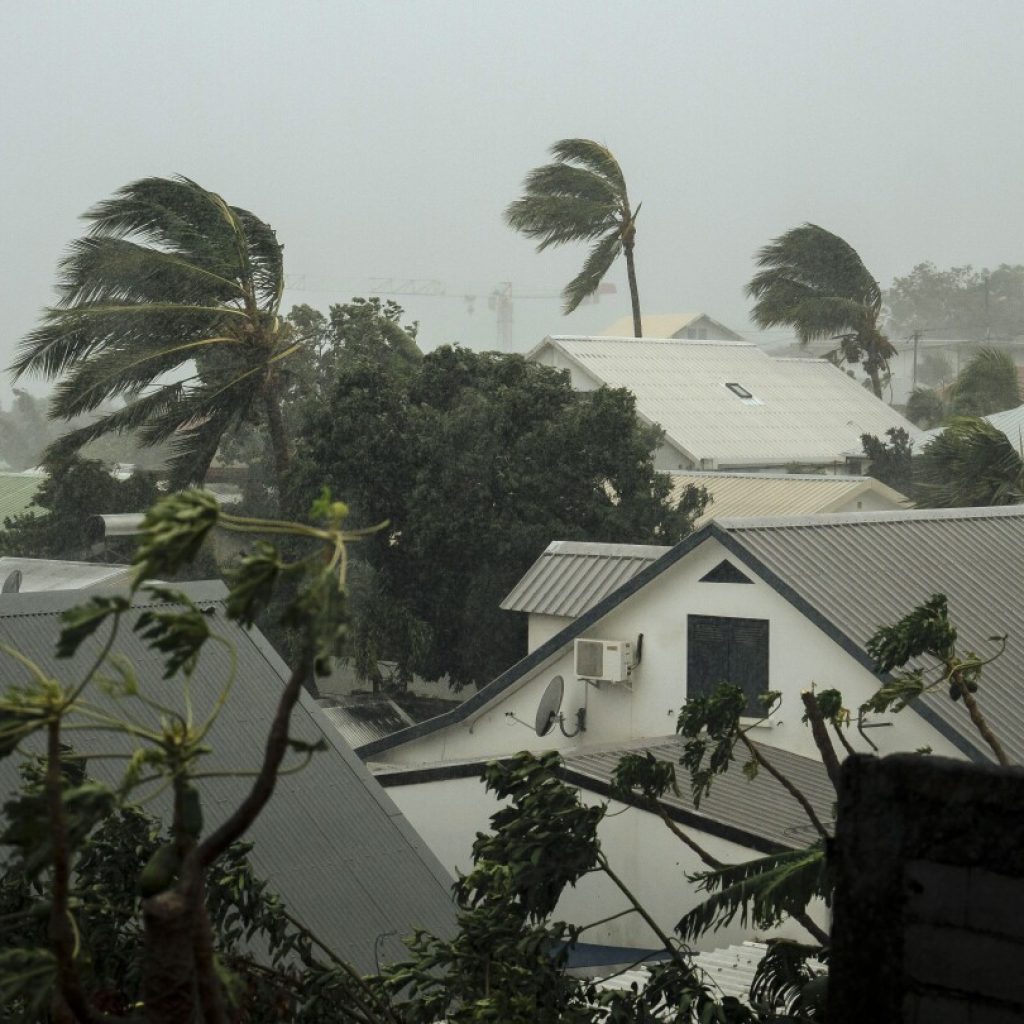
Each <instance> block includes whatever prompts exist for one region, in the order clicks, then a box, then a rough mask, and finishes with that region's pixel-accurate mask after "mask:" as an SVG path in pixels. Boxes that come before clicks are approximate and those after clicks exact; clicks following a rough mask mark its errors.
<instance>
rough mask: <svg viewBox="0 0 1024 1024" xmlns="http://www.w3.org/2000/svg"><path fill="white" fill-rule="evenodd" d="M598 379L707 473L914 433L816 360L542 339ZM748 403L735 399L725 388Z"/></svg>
mask: <svg viewBox="0 0 1024 1024" xmlns="http://www.w3.org/2000/svg"><path fill="white" fill-rule="evenodd" d="M547 346H551V347H553V348H554V349H556V350H558V351H560V352H561V353H563V354H564V355H565V356H566V357H567V358H568V359H569V360H570V361H571V362H574V363H575V364H576V365H577V366H579V367H580V368H582V369H583V370H584V371H585V372H586V373H588V374H589V375H590V376H591V377H593V378H594V379H595V380H597V381H599V382H601V383H604V384H607V385H609V386H610V387H621V388H628V389H629V390H630V391H632V392H633V394H634V395H635V396H636V405H637V411H638V412H639V413H640V415H641V416H642V417H643V418H644V419H646V420H648V421H650V422H654V423H658V424H660V425H661V426H662V428H664V430H665V433H666V435H667V437H668V439H669V441H671V442H672V443H673V444H674V445H675V446H676V447H677V448H679V449H680V450H681V451H682V452H684V453H685V454H686V455H687V457H688V458H690V459H691V460H692V461H693V462H694V463H695V464H696V465H701V464H702V460H707V463H706V464H705V466H704V468H713V469H714V468H721V467H743V466H783V465H786V464H787V463H800V464H803V465H826V464H830V463H833V462H845V455H844V453H845V452H848V451H851V450H857V451H860V449H861V441H860V437H861V434H874V435H876V436H879V437H881V436H883V435H884V434H885V432H886V431H887V430H888V429H890V428H891V427H900V428H902V429H904V430H906V431H907V433H908V434H909V435H910V436H911V438H916V437H917V436H918V435H919V433H920V431H918V429H917V427H915V426H914V425H913V424H912V423H911V422H910V421H909V420H906V419H904V418H903V417H902V416H901V415H900V414H899V413H898V412H896V410H895V409H892V408H891V407H890V406H888V405H886V404H885V403H884V402H881V401H879V400H878V399H877V398H875V396H874V395H873V394H871V393H870V392H869V391H868V390H867V389H866V388H863V387H861V385H860V384H858V383H857V382H856V381H855V380H853V379H852V378H850V377H847V375H846V374H845V373H844V372H843V371H842V370H840V369H839V368H838V367H836V366H833V365H832V364H831V363H829V362H826V361H824V360H820V359H774V358H772V357H771V356H769V355H767V354H766V353H765V352H764V351H762V350H761V349H760V348H758V347H757V346H756V345H753V344H751V343H749V342H734V341H673V340H668V339H651V338H642V339H635V338H591V337H568V336H557V337H550V338H546V339H545V340H544V341H543V342H541V344H540V345H538V346H537V347H536V348H535V349H534V350H533V351H532V352H531V353H530V354H529V356H528V358H530V359H535V358H537V356H538V355H539V354H540V353H541V351H542V350H543V349H544V348H546V347H547ZM729 383H733V384H738V385H739V386H740V387H742V388H744V389H746V391H748V392H749V393H750V394H751V395H752V396H753V397H752V398H751V399H744V398H741V397H738V396H737V395H736V394H734V393H733V392H732V391H730V390H729V388H727V387H726V384H729Z"/></svg>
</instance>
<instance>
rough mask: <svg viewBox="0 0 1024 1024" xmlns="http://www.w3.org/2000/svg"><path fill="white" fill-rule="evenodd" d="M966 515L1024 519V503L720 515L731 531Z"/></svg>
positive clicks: (719, 521) (931, 519) (961, 517)
mask: <svg viewBox="0 0 1024 1024" xmlns="http://www.w3.org/2000/svg"><path fill="white" fill-rule="evenodd" d="M964 519H1024V505H983V506H976V507H970V508H911V509H895V510H886V511H881V512H809V513H806V514H804V515H797V516H750V517H738V516H737V517H732V518H725V519H716V520H715V522H716V523H717V524H718V526H719V527H721V528H722V529H724V530H727V531H728V532H730V533H733V532H736V533H739V532H742V531H743V530H770V529H785V528H802V527H810V526H813V527H820V526H832V527H837V526H871V525H873V524H875V523H908V522H909V523H918V522H943V521H947V520H953V521H956V520H964Z"/></svg>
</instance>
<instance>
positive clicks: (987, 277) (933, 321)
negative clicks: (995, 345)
mask: <svg viewBox="0 0 1024 1024" xmlns="http://www.w3.org/2000/svg"><path fill="white" fill-rule="evenodd" d="M885 301H886V305H887V306H888V307H889V311H890V316H891V329H892V330H893V331H896V332H900V333H903V334H906V335H911V334H913V333H914V332H915V331H920V332H922V333H925V334H927V336H928V337H933V338H953V339H957V340H960V339H966V340H969V341H982V342H984V341H987V340H989V339H992V338H1017V337H1020V335H1021V334H1022V333H1024V266H1010V265H1009V264H1006V263H1004V264H1001V265H1000V266H998V267H996V269H995V270H987V269H982V270H975V269H974V267H971V266H962V267H950V268H949V270H939V269H938V268H937V267H936V266H935V264H934V263H919V264H918V265H917V266H916V267H914V269H913V270H911V272H910V273H909V274H907V275H906V276H904V277H897V278H896V279H895V280H894V281H893V284H892V287H891V288H890V289H889V290H888V291H887V292H886V293H885Z"/></svg>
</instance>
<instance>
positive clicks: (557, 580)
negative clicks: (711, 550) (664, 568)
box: [501, 540, 669, 618]
mask: <svg viewBox="0 0 1024 1024" xmlns="http://www.w3.org/2000/svg"><path fill="white" fill-rule="evenodd" d="M668 550H669V549H668V548H667V547H659V546H657V545H653V544H593V543H584V542H579V541H568V540H556V541H553V542H552V543H551V544H549V545H548V546H547V548H546V549H545V550H544V553H543V554H542V555H541V556H540V558H538V559H537V561H536V562H534V563H533V565H531V566H530V568H529V569H527V571H526V574H525V575H524V576H523V578H522V579H521V580H520V581H519V582H518V583H517V584H516V585H515V587H513V588H512V591H511V593H509V595H508V596H507V597H506V598H505V600H504V601H502V602H501V607H502V608H504V609H505V610H506V611H513V612H533V613H536V614H541V615H565V616H571V617H573V618H575V617H576V616H577V615H581V614H582V613H583V612H585V611H586V610H587V609H588V608H590V607H591V606H592V605H594V604H596V603H597V602H598V601H600V600H601V598H602V597H604V596H605V595H607V594H610V593H611V592H612V591H613V590H616V589H617V588H618V587H619V586H620V585H621V584H623V583H625V582H626V580H628V579H632V577H634V576H635V575H636V574H637V573H638V572H640V570H641V569H646V568H647V566H648V565H650V564H651V562H653V561H655V560H656V559H658V558H660V557H661V556H662V555H663V554H665V552H666V551H668Z"/></svg>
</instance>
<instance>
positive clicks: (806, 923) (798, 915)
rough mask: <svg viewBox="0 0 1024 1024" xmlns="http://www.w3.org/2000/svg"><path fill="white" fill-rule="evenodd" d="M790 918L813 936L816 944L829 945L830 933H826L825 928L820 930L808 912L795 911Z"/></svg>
mask: <svg viewBox="0 0 1024 1024" xmlns="http://www.w3.org/2000/svg"><path fill="white" fill-rule="evenodd" d="M789 916H790V917H792V918H793V920H794V921H796V922H797V923H798V924H800V925H802V926H803V928H804V929H805V930H806V931H807V932H809V933H810V934H811V935H812V936H813V938H814V940H815V942H817V943H818V944H819V945H822V946H827V945H828V944H829V934H828V932H827V931H825V929H824V928H819V927H818V925H817V924H815V922H814V920H813V919H812V918H811V915H810V914H808V913H807V911H806V910H794V911H793V913H791V914H790V915H789Z"/></svg>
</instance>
